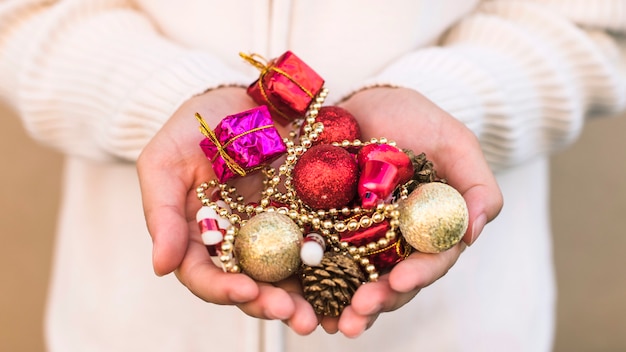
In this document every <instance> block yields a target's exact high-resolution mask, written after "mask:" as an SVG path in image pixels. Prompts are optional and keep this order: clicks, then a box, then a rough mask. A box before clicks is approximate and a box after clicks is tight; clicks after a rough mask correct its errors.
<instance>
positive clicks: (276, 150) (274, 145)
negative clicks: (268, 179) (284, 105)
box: [197, 105, 287, 183]
mask: <svg viewBox="0 0 626 352" xmlns="http://www.w3.org/2000/svg"><path fill="white" fill-rule="evenodd" d="M197 117H198V119H199V120H200V122H201V125H202V126H201V130H202V133H203V134H204V135H205V137H206V138H205V139H203V140H202V141H201V142H200V147H201V148H202V150H203V151H204V154H205V155H206V157H207V158H208V159H209V160H211V162H212V164H213V171H215V174H216V175H217V179H218V180H219V181H220V182H222V183H224V182H226V181H228V180H230V179H232V178H234V177H237V176H246V175H248V174H250V173H253V172H254V171H257V170H260V169H262V168H263V167H265V166H267V165H269V164H270V163H271V162H272V161H274V160H275V159H277V158H278V157H280V156H281V155H283V154H285V153H286V151H287V147H286V146H285V143H284V142H283V140H282V138H281V136H280V134H279V133H278V131H277V130H276V128H275V127H274V124H273V121H272V118H271V116H270V113H269V111H268V108H267V107H266V106H264V105H261V106H258V107H256V108H254V109H250V110H247V111H244V112H240V113H238V114H235V115H229V116H226V117H225V118H224V119H222V121H220V123H219V124H218V125H217V127H216V128H215V129H214V130H210V129H209V128H208V126H206V124H205V123H204V122H203V121H202V118H201V117H199V115H197Z"/></svg>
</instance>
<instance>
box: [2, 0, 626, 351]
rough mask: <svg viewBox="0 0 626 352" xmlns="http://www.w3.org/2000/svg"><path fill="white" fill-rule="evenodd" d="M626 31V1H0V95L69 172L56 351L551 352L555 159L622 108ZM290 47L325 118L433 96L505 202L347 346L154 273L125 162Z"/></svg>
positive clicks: (55, 299)
mask: <svg viewBox="0 0 626 352" xmlns="http://www.w3.org/2000/svg"><path fill="white" fill-rule="evenodd" d="M624 32H626V0H603V1H591V0H527V1H505V0H502V1H484V2H483V1H478V0H462V1H461V0H456V1H453V0H439V1H427V0H419V1H418V0H389V1H378V0H361V1H357V0H343V1H339V0H318V1H304V0H299V1H298V0H254V1H247V0H229V1H218V0H187V1H178V2H175V1H169V0H134V1H132V0H92V1H87V0H65V1H53V0H16V1H12V0H8V1H2V2H0V97H1V99H2V101H4V102H6V103H8V104H9V105H10V106H11V107H13V108H14V109H15V110H16V111H18V112H19V115H20V116H21V118H22V119H23V121H24V125H25V127H26V128H27V130H28V131H29V132H30V133H31V135H32V136H33V137H34V138H36V139H37V140H40V141H42V142H43V143H45V144H47V145H50V146H53V147H54V148H57V149H59V150H61V151H63V152H64V153H66V154H67V155H68V164H67V169H66V173H65V186H66V187H65V193H64V198H63V199H64V201H63V205H62V209H61V219H60V225H59V238H58V242H57V248H56V252H55V267H54V271H53V276H52V279H51V292H50V299H49V308H48V316H47V336H48V344H49V347H50V349H51V350H52V351H63V352H67V351H81V352H82V351H139V350H150V351H155V352H156V351H200V350H210V349H212V348H213V349H226V348H228V349H229V350H231V351H237V352H238V351H266V352H267V351H281V350H283V351H298V352H306V351H319V350H324V351H327V352H334V351H347V350H363V351H365V350H385V351H389V352H399V351H406V350H410V347H412V346H416V347H419V348H420V349H421V350H425V351H472V352H475V351H533V352H535V351H548V350H549V349H550V344H551V341H552V338H551V332H552V322H553V309H554V301H553V300H554V287H553V285H554V282H553V277H552V267H551V264H552V261H551V258H552V257H551V247H550V237H549V217H548V211H547V209H548V208H547V198H546V193H547V173H546V170H547V169H546V163H545V159H546V155H548V154H549V153H550V152H552V151H554V150H557V149H559V148H563V147H564V146H567V145H568V144H569V143H571V142H572V141H573V140H574V139H575V137H576V136H577V135H578V133H579V132H580V130H581V128H582V126H583V124H584V120H585V118H587V117H589V116H593V115H606V114H611V113H614V112H617V111H620V110H622V109H623V108H624V107H625V105H626V79H625V77H626V71H625V69H624V63H625V61H624V53H623V49H620V48H622V47H621V46H619V45H617V43H618V41H616V39H618V33H622V34H623V33H624ZM287 49H291V50H293V51H294V52H295V53H296V54H297V55H298V56H299V57H301V58H302V59H303V60H304V61H306V62H307V63H309V64H310V65H311V66H312V67H313V68H315V70H316V71H317V72H319V73H320V74H321V75H322V76H323V77H324V78H325V79H326V82H327V86H328V88H329V89H330V92H331V95H330V97H329V99H328V103H329V104H332V103H333V102H336V101H339V100H341V99H342V98H343V97H345V96H348V95H349V94H350V93H352V92H354V91H356V90H359V89H362V88H363V87H368V86H370V85H377V84H392V85H398V86H406V87H410V88H414V89H416V90H418V91H420V92H421V93H423V94H424V95H426V96H427V97H428V98H430V99H431V100H433V101H434V102H435V103H437V104H438V105H439V106H441V107H442V108H443V109H444V110H446V111H448V112H449V113H451V114H452V115H453V116H455V117H456V118H458V119H459V120H461V121H463V122H464V123H465V124H467V126H469V127H470V128H471V129H472V131H474V132H475V133H476V135H477V136H478V137H479V140H480V142H481V144H482V147H483V150H484V152H485V154H486V156H487V159H488V161H489V162H490V165H491V166H492V167H493V168H494V170H498V181H499V182H500V186H501V188H502V190H503V193H504V196H505V203H506V205H505V208H504V209H503V211H502V213H501V214H500V215H499V217H498V218H497V219H496V221H494V222H493V223H491V224H490V225H489V226H487V228H486V229H485V232H484V233H483V235H481V238H480V239H479V240H478V242H477V243H476V244H475V245H473V246H472V247H471V248H469V249H468V250H466V251H465V253H464V254H463V256H462V257H461V258H460V260H459V261H458V263H457V264H456V265H455V267H453V268H452V270H450V272H449V273H448V274H447V275H446V276H445V277H444V278H442V279H441V280H439V281H438V282H437V283H436V284H435V285H433V286H431V287H429V288H427V289H425V290H423V291H422V292H421V293H420V294H419V295H418V296H417V298H416V299H414V300H413V301H412V302H411V303H410V304H408V305H406V306H405V307H403V308H402V309H400V310H399V311H397V312H393V313H390V314H385V315H383V316H381V317H380V318H379V320H378V321H377V323H376V324H375V325H374V327H373V328H372V329H371V330H370V331H368V332H367V333H366V334H365V335H364V336H362V337H361V338H359V339H358V340H354V341H352V340H348V339H345V338H341V337H340V336H326V335H325V334H324V333H323V332H320V331H317V332H316V333H314V334H313V336H311V337H307V338H302V337H297V336H294V335H293V334H291V333H289V332H286V331H285V329H283V328H282V327H280V325H274V324H272V323H269V322H259V321H254V320H251V319H246V318H244V317H242V315H241V314H239V313H238V312H237V310H236V309H231V308H229V307H215V306H212V305H207V304H204V302H200V301H198V300H197V299H195V297H193V296H192V295H191V294H189V293H188V292H186V291H185V290H184V289H183V288H182V287H181V285H180V284H179V283H178V282H177V281H176V280H175V278H173V277H171V276H170V277H167V278H155V277H153V276H152V272H151V267H150V243H149V240H148V235H147V233H146V230H145V225H144V221H143V217H142V211H141V202H140V194H139V188H138V185H137V181H136V174H135V170H134V167H133V165H132V163H128V162H127V161H133V160H135V159H136V158H137V156H138V155H139V153H140V152H141V150H142V148H143V147H144V146H145V145H146V143H147V142H148V141H149V140H150V138H151V137H152V136H153V135H154V134H155V132H156V131H157V130H159V128H160V127H161V126H162V125H163V123H164V121H166V120H167V119H168V117H169V116H170V115H171V114H172V113H173V112H174V111H175V110H176V109H177V108H178V107H179V106H180V104H181V103H182V102H184V101H185V100H186V99H188V98H189V97H191V96H193V95H194V94H197V93H199V92H203V91H205V90H207V89H210V88H213V87H217V86H220V85H224V84H241V85H246V84H248V83H250V82H251V81H252V80H253V79H254V78H255V75H256V74H257V72H256V70H255V69H254V68H251V67H249V65H247V64H245V63H243V62H242V61H241V59H240V58H239V57H238V55H237V53H238V52H239V51H249V52H256V53H259V54H261V55H263V56H265V57H275V56H277V55H279V54H281V53H282V52H283V51H285V50H287ZM620 50H622V51H620ZM387 137H390V138H393V136H387ZM164 186H167V185H164Z"/></svg>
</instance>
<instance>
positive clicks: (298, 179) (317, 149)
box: [292, 144, 359, 210]
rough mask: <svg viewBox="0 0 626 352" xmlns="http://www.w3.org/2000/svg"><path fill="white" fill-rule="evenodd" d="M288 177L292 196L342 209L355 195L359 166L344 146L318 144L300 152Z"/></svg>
mask: <svg viewBox="0 0 626 352" xmlns="http://www.w3.org/2000/svg"><path fill="white" fill-rule="evenodd" d="M292 176H293V187H294V189H295V191H296V195H297V196H298V197H299V198H300V200H302V202H303V203H304V204H305V205H307V206H308V207H310V208H312V209H316V210H317V209H332V208H342V207H344V206H346V205H348V204H349V203H350V202H351V201H352V200H353V199H354V197H355V195H356V189H357V181H358V179H359V167H358V165H357V163H356V160H355V159H354V157H353V156H352V154H350V153H348V152H347V151H346V150H345V149H343V148H340V147H335V146H332V145H328V144H320V145H316V146H313V147H311V148H310V149H309V150H307V151H306V152H305V153H304V154H302V156H301V157H300V160H298V162H297V163H296V165H295V166H294V168H293V174H292Z"/></svg>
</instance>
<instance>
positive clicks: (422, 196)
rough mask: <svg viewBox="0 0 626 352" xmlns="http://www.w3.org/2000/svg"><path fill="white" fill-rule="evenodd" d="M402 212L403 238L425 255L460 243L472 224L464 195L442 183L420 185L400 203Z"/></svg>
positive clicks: (400, 225)
mask: <svg viewBox="0 0 626 352" xmlns="http://www.w3.org/2000/svg"><path fill="white" fill-rule="evenodd" d="M399 211H400V217H399V219H398V220H399V221H400V224H399V227H400V231H401V232H402V235H403V236H404V238H405V239H406V241H407V242H408V243H409V244H410V245H411V246H412V247H413V248H415V249H416V250H418V251H420V252H424V253H439V252H442V251H445V250H446V249H449V248H451V247H452V246H454V245H455V244H457V243H458V242H459V241H460V240H461V238H463V235H464V234H465V231H466V230H467V226H468V221H469V214H468V211H467V205H466V204H465V200H464V199H463V196H462V195H461V194H460V193H459V192H458V191H457V190H456V189H454V188H453V187H451V186H449V185H447V184H445V183H441V182H431V183H425V184H422V185H420V186H419V187H418V188H417V189H415V190H414V191H413V192H412V193H411V194H410V195H409V197H408V198H407V199H405V200H403V201H402V202H401V203H400V207H399Z"/></svg>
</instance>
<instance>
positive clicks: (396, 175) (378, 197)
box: [357, 144, 413, 208]
mask: <svg viewBox="0 0 626 352" xmlns="http://www.w3.org/2000/svg"><path fill="white" fill-rule="evenodd" d="M357 160H358V163H359V167H360V169H361V176H360V178H359V183H358V193H359V197H360V198H361V204H362V206H363V207H364V208H372V207H374V206H376V204H378V203H379V202H388V201H389V198H390V197H391V195H392V193H393V190H394V189H395V188H396V187H397V186H398V185H400V184H402V183H405V182H407V181H409V180H410V179H411V178H412V177H413V165H412V164H411V160H410V159H409V157H408V156H407V155H406V154H405V153H404V152H402V151H401V150H400V149H398V148H396V147H393V146H390V145H388V144H370V145H366V146H365V147H363V148H362V149H361V150H360V151H359V153H358V155H357Z"/></svg>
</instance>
